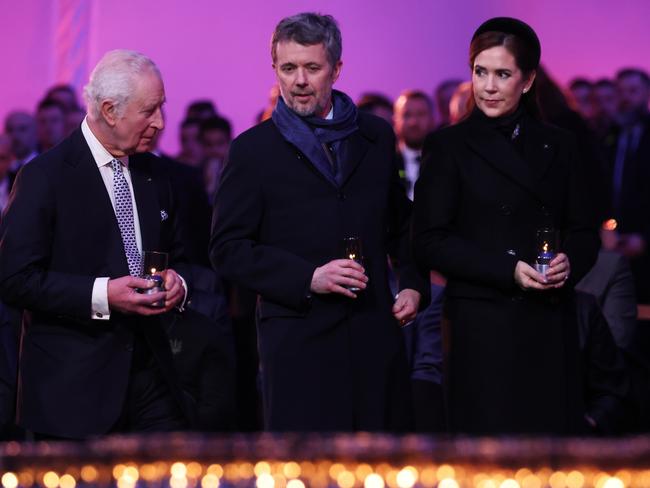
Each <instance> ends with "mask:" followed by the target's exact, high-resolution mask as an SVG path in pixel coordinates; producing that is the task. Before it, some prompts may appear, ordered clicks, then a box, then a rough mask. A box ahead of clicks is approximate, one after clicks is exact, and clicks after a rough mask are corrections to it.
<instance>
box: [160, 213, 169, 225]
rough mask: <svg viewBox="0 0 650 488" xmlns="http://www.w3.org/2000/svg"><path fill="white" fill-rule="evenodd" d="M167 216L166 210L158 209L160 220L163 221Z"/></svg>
mask: <svg viewBox="0 0 650 488" xmlns="http://www.w3.org/2000/svg"><path fill="white" fill-rule="evenodd" d="M168 218H169V214H168V213H167V211H166V210H161V211H160V220H161V221H162V222H164V221H165V220H167V219H168Z"/></svg>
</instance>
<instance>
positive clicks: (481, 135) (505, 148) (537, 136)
mask: <svg viewBox="0 0 650 488" xmlns="http://www.w3.org/2000/svg"><path fill="white" fill-rule="evenodd" d="M540 129H541V128H540V127H539V126H538V124H537V123H536V122H531V123H530V124H529V126H528V127H525V128H524V129H523V130H525V131H526V134H525V137H526V138H527V140H526V143H525V144H526V157H527V158H530V160H529V161H525V160H524V159H523V158H522V157H521V156H520V154H519V153H518V152H517V150H516V149H515V147H514V146H513V145H512V144H511V143H510V141H508V140H506V138H505V137H503V136H502V135H501V134H499V133H497V132H496V131H493V130H488V129H485V128H483V127H478V126H476V125H475V124H472V125H471V126H470V130H469V132H468V138H467V144H468V145H469V147H470V148H471V150H472V151H473V152H474V153H476V154H477V155H478V156H479V157H481V158H482V159H483V160H485V161H486V162H487V163H488V164H490V165H491V166H492V167H493V168H494V169H495V170H497V171H499V172H500V173H502V174H503V175H505V176H506V177H508V178H509V179H511V180H512V181H513V182H515V183H516V184H518V185H519V186H521V187H523V188H524V189H525V190H526V191H527V192H528V193H531V194H532V195H533V196H535V197H536V198H537V199H538V200H541V201H543V200H544V198H543V192H542V191H541V190H542V188H540V185H539V181H540V179H541V178H542V177H543V176H544V175H545V174H546V172H547V170H548V168H549V166H550V163H551V161H552V160H553V155H554V154H555V150H554V145H552V144H551V143H550V142H545V138H544V133H543V131H542V130H540Z"/></svg>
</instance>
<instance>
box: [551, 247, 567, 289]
mask: <svg viewBox="0 0 650 488" xmlns="http://www.w3.org/2000/svg"><path fill="white" fill-rule="evenodd" d="M549 264H550V268H549V269H548V271H546V280H547V282H548V284H549V285H551V286H552V287H553V288H562V287H563V286H564V284H565V283H566V280H568V279H569V276H570V275H571V263H569V257H568V256H567V255H566V254H564V253H562V252H561V253H559V254H558V255H557V256H555V257H554V258H553V259H552V260H551V262H550V263H549Z"/></svg>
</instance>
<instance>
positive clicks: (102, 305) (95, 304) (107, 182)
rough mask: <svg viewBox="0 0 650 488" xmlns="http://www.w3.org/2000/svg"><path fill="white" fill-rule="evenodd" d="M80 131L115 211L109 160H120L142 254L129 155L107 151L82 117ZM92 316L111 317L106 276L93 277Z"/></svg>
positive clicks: (105, 318)
mask: <svg viewBox="0 0 650 488" xmlns="http://www.w3.org/2000/svg"><path fill="white" fill-rule="evenodd" d="M81 132H82V134H83V136H84V139H86V143H87V144H88V147H89V148H90V152H91V154H92V155H93V159H94V160H95V163H96V164H97V168H98V169H99V174H100V175H101V177H102V180H103V181H104V186H105V187H106V191H107V192H108V196H109V198H110V199H111V204H112V205H113V211H115V195H114V194H113V168H112V167H111V161H113V159H119V160H120V161H121V162H122V172H123V173H124V178H125V179H126V182H127V184H128V185H129V190H130V191H131V204H132V205H133V227H134V230H135V241H136V244H137V246H138V251H140V255H142V236H141V235H140V220H139V219H138V207H137V205H136V204H135V195H134V194H133V184H132V183H131V172H130V171H129V157H128V156H124V157H121V158H115V157H114V156H113V155H111V153H109V152H108V151H107V150H106V148H105V147H104V146H102V143H101V142H99V140H98V139H97V137H95V134H93V131H92V130H90V127H89V126H88V121H87V120H86V119H85V118H84V120H83V122H82V123H81ZM91 313H92V318H93V319H96V320H108V319H110V317H111V315H110V314H111V312H110V309H109V307H108V277H101V278H95V283H94V284H93V294H92V306H91Z"/></svg>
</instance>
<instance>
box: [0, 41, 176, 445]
mask: <svg viewBox="0 0 650 488" xmlns="http://www.w3.org/2000/svg"><path fill="white" fill-rule="evenodd" d="M85 97H86V102H87V104H88V109H89V113H88V115H87V117H86V118H85V119H84V121H83V123H82V124H81V127H80V128H79V129H77V130H76V131H75V132H74V133H73V134H71V135H70V137H68V138H67V139H65V140H64V141H63V142H62V143H61V144H59V145H58V146H57V147H55V148H54V149H52V150H51V151H48V152H47V153H45V154H43V155H41V156H39V157H37V158H35V159H34V160H33V161H32V162H30V164H29V165H26V166H25V167H24V168H23V169H22V171H21V172H20V173H19V175H18V177H17V178H16V181H15V183H14V188H13V193H12V198H11V200H10V203H9V205H8V207H7V209H6V213H5V216H4V218H3V220H2V224H1V225H0V241H1V242H0V298H1V299H2V300H3V301H5V302H6V303H8V304H10V305H13V306H16V307H19V308H22V309H24V310H25V313H24V317H23V327H22V344H21V351H20V360H19V371H20V373H19V385H18V399H17V421H18V423H19V424H20V425H21V426H23V427H24V428H26V429H28V430H30V431H34V432H35V433H36V434H37V435H40V436H44V437H56V438H87V437H93V436H97V435H101V434H105V433H108V432H118V431H119V432H123V431H160V430H172V429H181V428H183V427H184V426H185V424H186V420H185V415H184V413H183V412H184V406H185V404H184V401H183V397H182V395H181V393H180V390H179V388H178V386H177V384H176V382H175V381H174V374H173V371H172V369H171V365H172V363H171V353H170V351H169V345H168V342H167V340H166V338H165V335H164V330H163V328H162V326H161V323H160V318H161V314H164V313H165V312H168V311H170V310H171V309H172V308H174V307H177V306H181V305H182V304H183V302H184V299H185V295H186V284H185V283H184V281H183V279H182V278H181V277H180V276H179V275H178V274H177V273H176V272H175V271H174V270H173V269H172V267H169V268H167V269H166V270H164V271H162V273H161V276H162V278H163V280H164V289H163V290H159V289H157V291H154V290H153V289H152V286H153V282H152V281H151V280H145V279H143V278H142V272H143V270H142V266H143V253H144V251H153V250H155V251H164V252H167V253H169V256H170V264H171V266H176V265H177V264H178V263H179V262H180V261H181V260H182V252H181V249H182V248H181V245H180V243H179V242H178V239H177V231H176V225H177V222H176V215H175V211H174V210H175V208H174V203H173V198H172V196H171V195H170V193H169V190H168V189H169V181H168V178H167V177H166V176H165V175H163V174H161V173H160V172H159V171H158V169H157V168H156V160H155V157H154V156H152V155H151V154H149V153H147V151H148V150H149V148H150V147H151V142H152V141H153V139H154V136H155V135H156V133H157V132H158V131H160V130H161V129H162V128H163V117H162V113H161V107H162V105H163V103H164V101H165V92H164V87H163V82H162V79H161V76H160V72H159V71H158V68H157V67H156V65H155V64H154V63H153V62H152V61H151V60H150V59H149V58H147V57H146V56H144V55H142V54H139V53H136V52H133V51H125V50H117V51H111V52H109V53H107V54H106V55H105V56H104V57H103V58H102V59H101V60H100V61H99V63H98V64H97V66H96V67H95V69H94V71H93V72H92V74H91V76H90V81H89V83H88V85H87V86H86V88H85Z"/></svg>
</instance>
